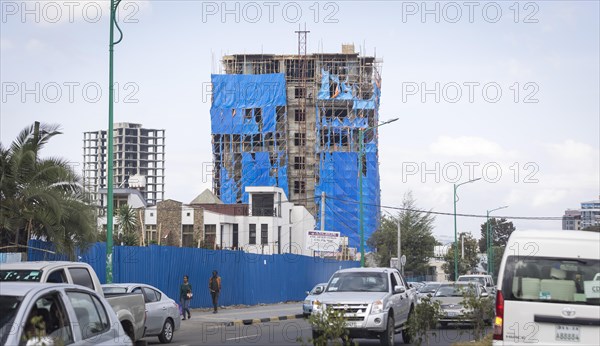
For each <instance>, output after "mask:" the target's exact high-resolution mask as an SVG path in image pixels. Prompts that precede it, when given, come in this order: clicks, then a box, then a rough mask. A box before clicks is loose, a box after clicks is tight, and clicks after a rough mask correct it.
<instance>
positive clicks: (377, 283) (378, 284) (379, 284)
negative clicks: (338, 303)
mask: <svg viewBox="0 0 600 346" xmlns="http://www.w3.org/2000/svg"><path fill="white" fill-rule="evenodd" d="M387 291H388V279H387V274H386V273H381V272H343V273H337V274H334V275H333V277H332V278H331V281H330V283H329V286H328V287H327V292H387Z"/></svg>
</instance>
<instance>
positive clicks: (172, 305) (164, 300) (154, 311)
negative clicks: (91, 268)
mask: <svg viewBox="0 0 600 346" xmlns="http://www.w3.org/2000/svg"><path fill="white" fill-rule="evenodd" d="M102 290H103V291H104V293H142V294H143V295H144V301H145V302H146V333H145V334H144V336H158V340H159V341H160V342H161V343H163V344H165V343H170V342H171V341H172V340H173V334H174V333H175V331H176V330H178V329H179V327H180V326H181V317H180V316H179V305H178V304H177V303H176V302H175V301H174V300H173V299H171V298H169V297H168V296H167V295H166V294H164V293H163V292H162V291H161V290H159V289H158V288H156V287H154V286H150V285H146V284H107V285H102Z"/></svg>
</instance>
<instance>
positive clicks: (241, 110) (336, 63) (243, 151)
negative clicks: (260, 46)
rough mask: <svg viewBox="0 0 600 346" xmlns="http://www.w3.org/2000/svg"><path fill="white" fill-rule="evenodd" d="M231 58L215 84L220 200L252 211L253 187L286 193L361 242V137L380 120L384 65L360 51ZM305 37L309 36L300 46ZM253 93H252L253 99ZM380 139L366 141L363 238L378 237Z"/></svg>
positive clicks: (301, 50)
mask: <svg viewBox="0 0 600 346" xmlns="http://www.w3.org/2000/svg"><path fill="white" fill-rule="evenodd" d="M298 35H299V40H298V55H268V54H253V55H247V54H240V55H229V56H224V57H223V61H222V64H223V65H222V66H223V68H224V74H216V75H213V76H212V81H213V104H212V108H211V119H212V142H213V160H214V162H213V163H214V172H213V190H214V192H215V194H217V195H218V196H219V197H220V198H221V199H222V200H223V201H224V202H225V203H245V202H247V197H245V194H244V188H245V187H246V186H256V185H269V186H279V187H282V188H283V189H284V191H285V192H286V194H287V195H288V197H289V198H290V200H293V201H295V202H296V203H298V204H303V205H305V206H306V207H307V209H308V210H309V211H310V212H311V213H312V214H313V215H314V216H315V217H316V219H317V220H318V221H317V223H316V224H317V225H319V224H320V217H321V216H320V213H319V212H318V211H319V210H320V206H321V193H322V192H325V194H326V198H328V201H327V203H326V208H325V209H326V213H325V228H326V230H331V231H340V232H342V234H343V235H344V236H347V237H349V242H350V246H356V245H357V244H358V243H359V237H358V233H359V232H358V200H359V196H358V191H359V186H358V180H359V179H358V174H359V172H358V158H359V157H360V150H361V145H360V143H359V135H358V131H359V129H367V128H369V127H372V126H375V125H376V124H377V123H378V120H379V114H378V109H379V102H380V101H379V100H380V95H381V92H380V90H381V89H380V88H381V79H380V74H379V71H380V64H379V63H378V62H377V60H376V59H375V57H366V56H360V55H359V54H358V53H355V52H354V46H353V45H344V46H343V49H342V53H341V54H310V55H308V54H306V51H305V49H306V47H305V46H304V44H305V43H306V37H305V35H306V32H305V31H299V32H298ZM303 35H304V36H303ZM247 88H249V89H250V90H251V91H252V92H247V90H246V89H247ZM377 143H378V140H377V129H373V130H369V131H366V132H365V140H364V146H363V150H364V152H365V157H364V162H363V163H364V165H363V167H364V168H363V172H360V174H363V201H364V203H365V213H364V215H365V235H366V236H367V237H368V236H369V235H370V234H371V233H372V232H373V231H375V230H376V229H377V227H378V220H379V208H378V207H376V205H378V204H379V199H380V191H379V169H378V149H377V148H378V144H377Z"/></svg>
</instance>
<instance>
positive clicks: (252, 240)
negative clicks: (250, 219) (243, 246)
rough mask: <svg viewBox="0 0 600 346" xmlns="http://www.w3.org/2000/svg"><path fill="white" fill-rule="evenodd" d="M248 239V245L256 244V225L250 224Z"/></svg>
mask: <svg viewBox="0 0 600 346" xmlns="http://www.w3.org/2000/svg"><path fill="white" fill-rule="evenodd" d="M249 226H250V230H249V232H250V239H249V241H248V243H249V244H256V225H255V224H253V223H251V224H250V225H249Z"/></svg>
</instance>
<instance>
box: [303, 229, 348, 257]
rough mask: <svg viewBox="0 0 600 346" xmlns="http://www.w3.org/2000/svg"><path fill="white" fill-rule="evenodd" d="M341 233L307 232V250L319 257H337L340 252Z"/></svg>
mask: <svg viewBox="0 0 600 346" xmlns="http://www.w3.org/2000/svg"><path fill="white" fill-rule="evenodd" d="M340 246H341V237H340V232H330V231H314V230H313V231H307V234H306V248H307V249H308V250H310V251H312V252H314V253H315V254H319V255H325V256H329V255H335V254H336V253H338V252H339V251H340Z"/></svg>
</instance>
